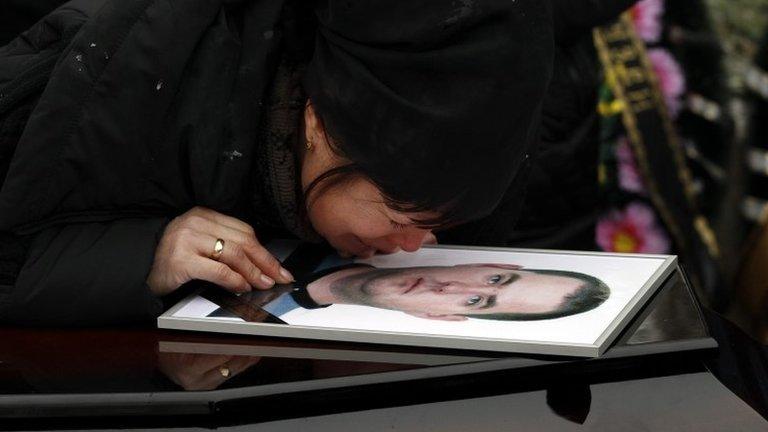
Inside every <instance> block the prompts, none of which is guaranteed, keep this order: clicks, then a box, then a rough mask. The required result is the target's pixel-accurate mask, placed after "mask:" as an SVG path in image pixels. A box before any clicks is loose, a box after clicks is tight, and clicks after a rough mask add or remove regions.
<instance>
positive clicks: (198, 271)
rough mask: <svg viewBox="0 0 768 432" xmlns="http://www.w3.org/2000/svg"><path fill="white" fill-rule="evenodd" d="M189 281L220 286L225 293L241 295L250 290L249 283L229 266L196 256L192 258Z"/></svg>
mask: <svg viewBox="0 0 768 432" xmlns="http://www.w3.org/2000/svg"><path fill="white" fill-rule="evenodd" d="M190 277H191V279H200V280H204V281H208V282H211V283H215V284H216V285H220V286H222V287H223V288H224V289H226V290H227V291H232V292H235V293H243V292H248V291H250V290H251V286H252V284H251V283H249V282H248V281H247V280H246V279H245V278H244V277H243V276H241V275H240V274H239V273H238V272H236V271H234V270H232V268H231V267H229V265H227V264H226V263H225V262H222V261H214V260H212V259H208V258H203V257H201V256H197V257H195V258H194V262H193V266H192V270H191V271H190Z"/></svg>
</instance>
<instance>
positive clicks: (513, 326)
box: [158, 241, 677, 357]
mask: <svg viewBox="0 0 768 432" xmlns="http://www.w3.org/2000/svg"><path fill="white" fill-rule="evenodd" d="M269 248H270V250H271V251H272V252H273V254H275V256H276V257H278V259H281V260H282V261H283V262H284V263H286V262H288V261H291V260H292V259H293V261H294V262H295V261H296V257H297V255H299V253H298V250H299V249H300V246H298V245H297V244H296V243H292V242H280V241H277V242H273V243H272V244H270V245H269ZM304 261H305V262H304V263H303V270H302V271H301V272H299V274H297V273H294V275H295V276H296V279H297V280H296V282H295V283H293V284H290V285H279V286H276V287H275V288H272V289H270V290H254V291H252V292H249V293H244V294H240V295H235V294H231V293H228V292H226V291H224V290H223V289H221V288H218V287H215V286H210V287H206V288H203V289H201V290H199V291H198V292H196V293H194V294H192V295H190V296H188V297H187V298H185V299H184V300H182V301H181V302H179V303H178V304H177V305H175V306H174V307H172V308H171V309H169V310H168V311H167V312H166V313H164V314H163V315H162V316H161V317H159V318H158V326H159V327H160V328H167V329H181V330H196V331H210V332H223V333H238V334H253V335H263V336H278V337H291V338H303V339H319V340H338V341H349V342H364V343H378V344H394V345H409V346H421V347H437V348H454V349H469V350H482V351H500V352H515V353H529V354H551V355H566V356H580V357H597V356H599V355H601V354H602V353H603V352H604V351H605V350H606V349H607V348H608V347H609V346H610V344H611V342H612V341H613V340H614V339H615V337H616V336H617V335H618V334H619V333H620V332H621V331H622V329H623V328H624V326H625V325H626V324H627V323H628V322H629V321H630V320H631V319H632V318H633V317H634V315H635V314H636V313H637V311H638V310H639V309H640V308H641V307H642V306H643V305H644V304H645V302H646V301H647V300H648V299H649V298H650V297H651V296H652V295H653V294H654V292H655V291H656V290H657V289H658V288H659V287H660V286H661V285H662V283H663V282H664V281H665V280H666V278H667V277H669V275H670V274H671V273H672V271H673V270H674V269H675V267H676V261H677V260H676V257H675V256H670V255H637V254H609V253H599V252H575V251H547V250H526V249H502V248H475V247H459V246H446V245H435V246H428V247H424V248H422V249H420V250H419V251H417V252H398V253H395V254H391V255H376V256H373V257H371V258H368V259H343V258H340V257H339V256H337V255H335V254H327V255H326V256H322V257H319V258H318V257H316V258H315V259H314V261H312V262H309V265H308V264H307V262H306V260H304ZM289 270H291V271H294V269H291V268H290V267H289Z"/></svg>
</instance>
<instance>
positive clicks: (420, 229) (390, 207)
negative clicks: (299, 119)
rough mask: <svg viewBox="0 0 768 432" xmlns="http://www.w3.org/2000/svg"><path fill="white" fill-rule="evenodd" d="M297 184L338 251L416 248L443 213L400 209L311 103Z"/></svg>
mask: <svg viewBox="0 0 768 432" xmlns="http://www.w3.org/2000/svg"><path fill="white" fill-rule="evenodd" d="M304 125H305V127H304V138H305V139H304V142H306V143H307V144H308V145H307V146H306V147H304V149H303V155H302V158H301V159H302V163H301V184H302V189H303V190H304V197H305V204H306V206H307V215H308V217H309V219H310V222H311V223H312V225H313V227H314V228H315V230H316V231H317V232H318V233H319V234H320V235H322V236H323V238H325V239H326V240H328V242H329V243H331V245H333V246H334V247H335V248H336V249H338V250H339V251H341V252H342V253H346V254H351V255H357V256H368V255H371V254H373V253H374V252H376V251H380V252H384V253H391V252H395V251H397V250H399V249H402V250H405V251H414V250H416V249H418V248H419V247H420V246H421V245H422V243H424V242H429V241H431V240H432V239H433V238H434V237H433V236H432V234H431V228H433V227H434V224H438V223H439V221H440V220H441V219H442V215H440V214H438V213H436V212H427V211H421V212H419V211H414V210H413V207H410V208H409V210H410V211H406V210H405V209H403V208H400V207H399V205H398V203H395V202H392V201H391V199H390V198H389V197H387V196H386V195H385V194H384V193H383V192H382V191H381V190H380V188H379V187H377V186H376V185H375V184H374V183H373V182H372V181H371V180H370V179H369V178H368V177H367V176H366V174H365V173H364V172H363V171H362V170H361V169H360V167H359V166H358V165H357V164H356V163H355V162H352V161H350V160H349V159H348V158H346V157H345V156H344V154H343V153H342V152H341V151H340V149H339V148H338V147H337V146H336V145H335V144H334V142H333V140H332V139H331V138H330V137H329V136H328V134H327V133H326V132H325V128H324V126H323V122H322V120H321V119H320V118H319V117H318V115H317V113H316V111H315V110H314V108H313V106H312V105H311V104H310V103H307V106H306V109H305V112H304Z"/></svg>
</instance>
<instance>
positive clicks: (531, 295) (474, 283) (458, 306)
mask: <svg viewBox="0 0 768 432" xmlns="http://www.w3.org/2000/svg"><path fill="white" fill-rule="evenodd" d="M583 285H584V281H583V280H581V279H577V278H573V277H568V276H563V275H550V274H539V273H536V272H534V271H526V270H523V269H521V267H520V266H516V265H507V264H464V265H457V266H452V267H411V268H396V269H376V268H374V269H371V270H370V271H368V272H364V273H359V274H355V275H352V276H349V277H345V278H342V279H340V280H338V281H336V282H334V283H333V284H332V286H331V289H332V291H333V292H334V293H335V294H336V295H338V296H339V297H341V298H344V299H345V300H347V301H349V302H351V303H356V304H363V305H368V306H374V307H379V308H384V309H394V310H400V311H403V312H406V313H409V314H411V315H414V316H418V317H422V318H431V319H443V320H451V321H460V320H465V319H466V317H465V315H481V314H499V313H521V314H527V313H530V314H536V313H547V312H551V311H553V310H556V309H557V308H558V307H559V306H560V305H561V304H562V303H563V302H564V301H565V298H566V296H568V295H570V294H572V293H574V292H576V291H577V290H578V289H579V288H581V287H582V286H583Z"/></svg>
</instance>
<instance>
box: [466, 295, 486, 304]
mask: <svg viewBox="0 0 768 432" xmlns="http://www.w3.org/2000/svg"><path fill="white" fill-rule="evenodd" d="M482 300H483V297H481V296H479V295H474V296H472V297H470V298H468V299H467V305H468V306H474V305H476V304H478V303H480V302H481V301H482Z"/></svg>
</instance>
